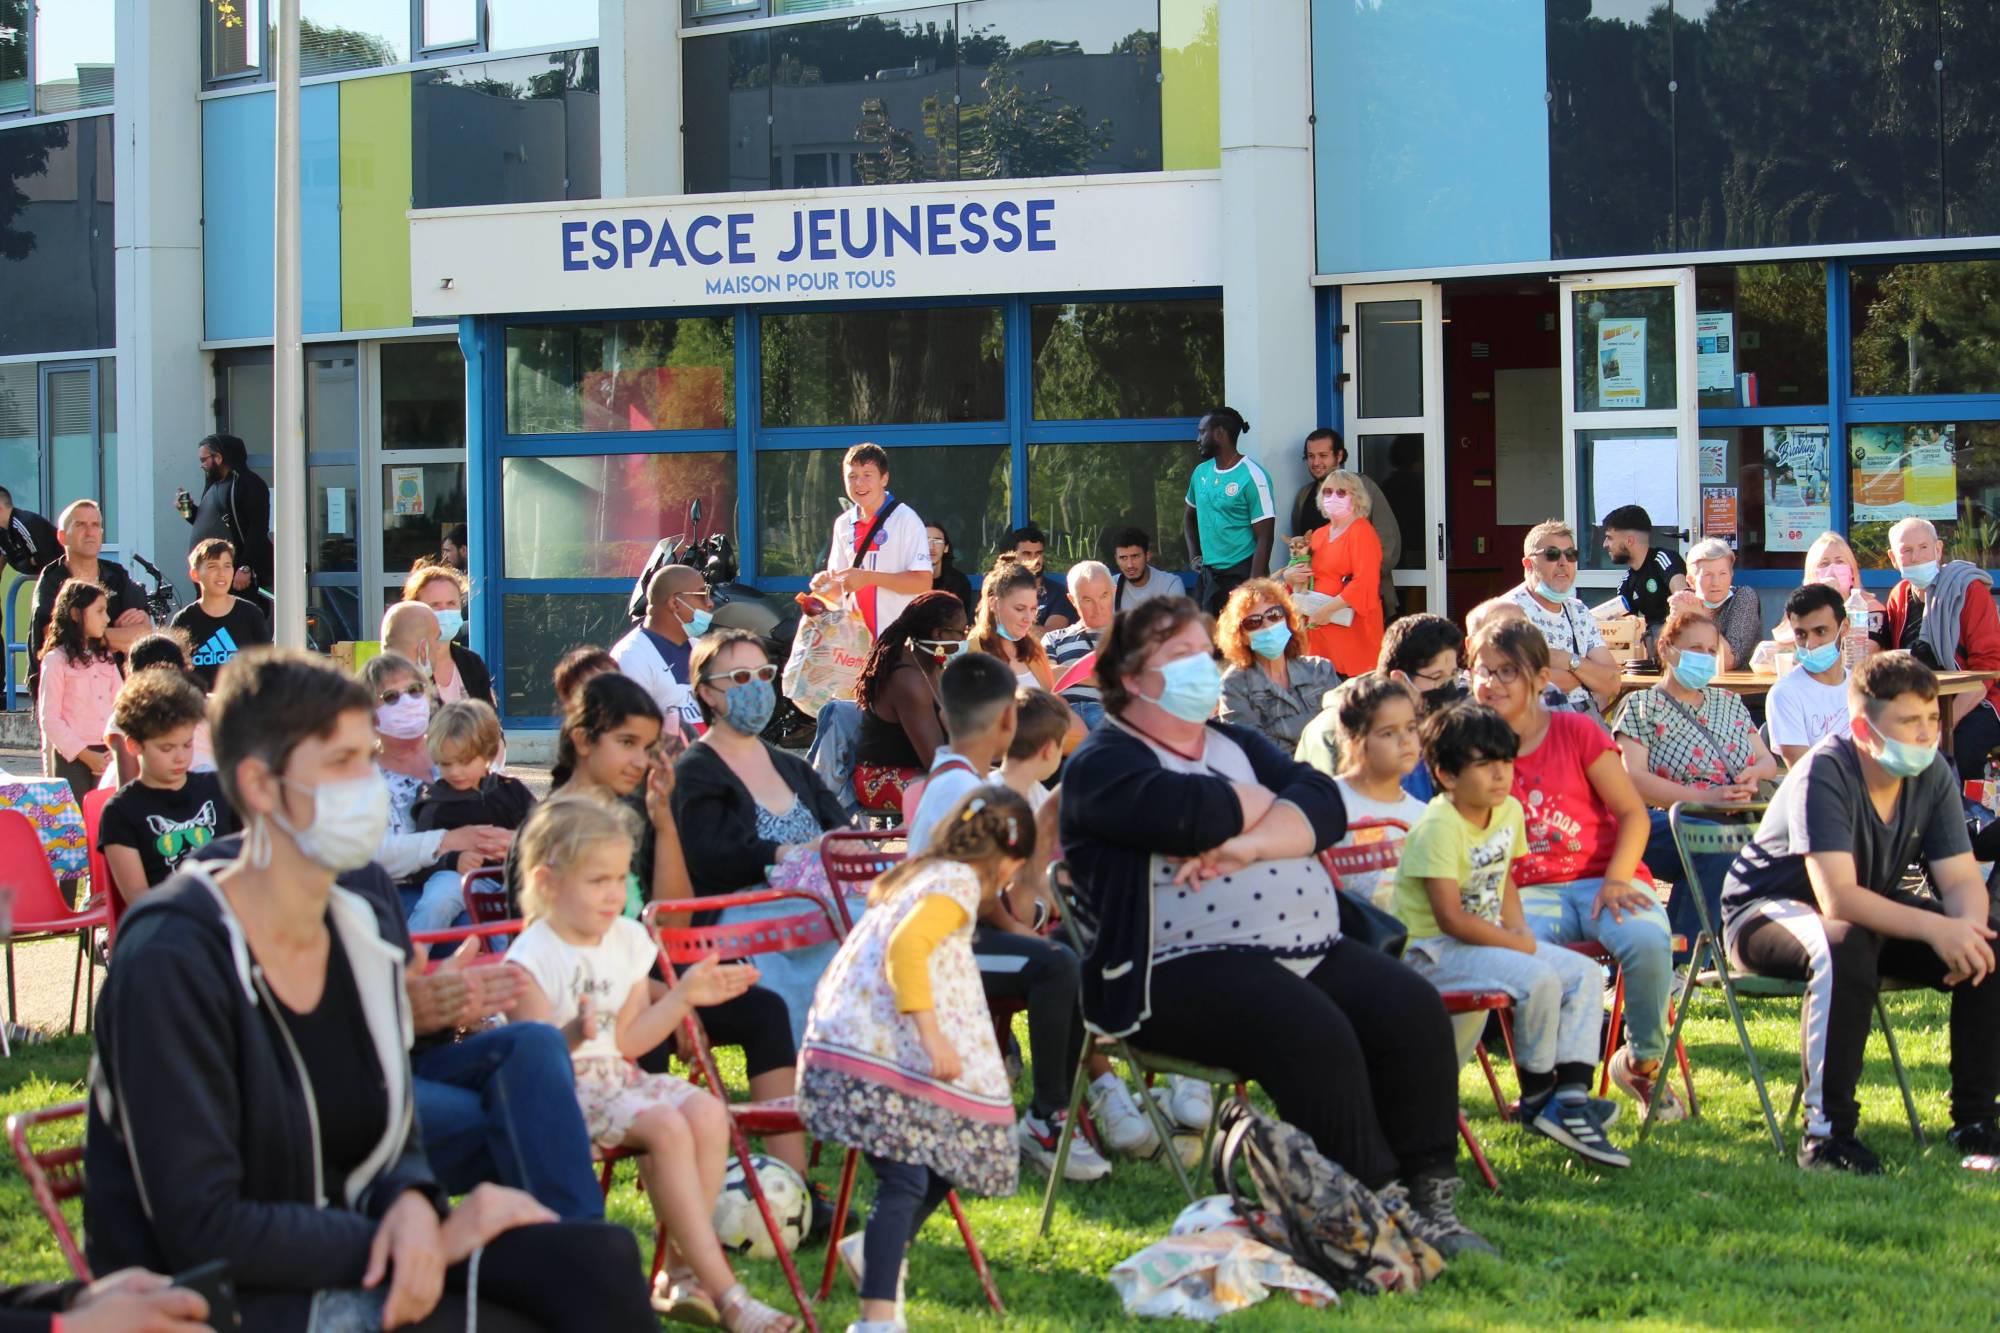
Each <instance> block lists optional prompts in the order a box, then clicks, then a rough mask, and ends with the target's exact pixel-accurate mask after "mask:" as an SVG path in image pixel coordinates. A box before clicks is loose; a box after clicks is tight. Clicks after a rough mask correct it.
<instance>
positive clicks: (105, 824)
mask: <svg viewBox="0 0 2000 1333" xmlns="http://www.w3.org/2000/svg"><path fill="white" fill-rule="evenodd" d="M235 831H236V814H235V812H234V811H233V810H231V809H230V808H229V802H228V801H227V800H226V799H225V798H224V797H223V795H222V781H221V779H219V778H217V777H216V776H215V774H214V773H212V772H204V773H190V774H188V775H187V781H186V782H184V783H182V784H181V786H180V789H179V790H178V791H163V790H161V789H160V788H158V787H148V786H147V785H146V784H145V783H143V782H141V781H139V780H138V779H137V778H134V779H132V781H130V782H128V783H126V784H125V785H124V786H122V787H120V788H119V789H118V794H117V795H116V796H113V797H112V798H111V799H110V800H109V801H106V802H105V803H104V813H103V814H102V815H100V816H99V822H98V829H97V846H98V848H99V850H102V849H104V848H106V847H130V848H132V849H133V850H134V851H136V852H138V853H139V862H140V864H141V865H143V866H145V867H146V884H147V887H149V888H150V887H152V886H154V885H157V884H160V883H161V882H163V881H164V880H165V879H166V878H167V876H169V875H171V874H173V873H174V870H175V868H176V867H177V866H179V865H180V863H181V862H182V860H184V859H185V858H186V857H187V856H188V855H189V854H191V853H192V852H194V851H195V850H196V849H197V848H200V847H203V846H206V845H207V844H208V843H211V842H213V841H214V840H215V839H217V838H221V837H227V836H228V835H229V834H231V833H234V832H235Z"/></svg>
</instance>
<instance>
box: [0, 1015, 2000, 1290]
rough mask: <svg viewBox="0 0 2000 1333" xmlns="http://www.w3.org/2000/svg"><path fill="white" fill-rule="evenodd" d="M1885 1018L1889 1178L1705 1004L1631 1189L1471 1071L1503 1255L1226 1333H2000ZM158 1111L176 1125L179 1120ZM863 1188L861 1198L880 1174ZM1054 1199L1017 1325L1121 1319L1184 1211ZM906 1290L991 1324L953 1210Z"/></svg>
mask: <svg viewBox="0 0 2000 1333" xmlns="http://www.w3.org/2000/svg"><path fill="white" fill-rule="evenodd" d="M1889 1007H1890V1011H1891V1013H1892V1015H1893V1016H1894V1019H1895V1021H1896V1024H1897V1031H1898V1035H1899V1039H1900V1041H1901V1043H1902V1048H1903V1054H1904V1058H1905V1060H1906V1061H1908V1062H1909V1065H1910V1069H1911V1072H1912V1076H1913V1079H1914V1081H1915V1084H1916V1091H1917V1101H1918V1107H1919V1110H1920V1111H1921V1112H1922V1114H1923V1117H1924V1123H1925V1126H1926V1128H1927V1129H1928V1130H1929V1132H1930V1134H1931V1135H1932V1140H1933V1146H1932V1147H1931V1149H1930V1150H1929V1151H1928V1152H1922V1153H1920V1152H1918V1151H1917V1149H1916V1147H1915V1145H1914V1144H1913V1143H1912V1141H1911V1139H1910V1133H1909V1128H1908V1126H1907V1124H1906V1123H1905V1121H1904V1118H1903V1112H1902V1107H1901V1104H1900V1101H1899V1099H1898V1098H1897V1096H1896V1091H1895V1084H1894V1082H1893V1080H1892V1077H1891V1074H1890V1070H1889V1065H1888V1059H1887V1055H1886V1053H1885V1052H1884V1050H1883V1048H1882V1045H1881V1039H1880V1037H1879V1035H1878V1036H1877V1037H1876V1038H1875V1039H1874V1040H1873V1041H1872V1042H1871V1044H1870V1048H1869V1052H1870V1057H1871V1058H1870V1061H1869V1065H1868V1070H1867V1075H1866V1078H1865V1081H1864V1083H1863V1087H1862V1108H1863V1109H1862V1117H1863V1118H1862V1135H1863V1137H1864V1138H1865V1139H1867V1141H1868V1142H1869V1143H1870V1144H1871V1146H1873V1147H1874V1148H1875V1149H1876V1151H1878V1152H1879V1153H1881V1154H1882V1156H1883V1158H1884V1159H1885V1160H1886V1162H1887V1164H1888V1172H1887V1174H1886V1175H1884V1176H1882V1177H1880V1178H1878V1179H1874V1180H1858V1179H1849V1178H1829V1177H1824V1176H1816V1175H1815V1176H1808V1175H1806V1174H1805V1173H1803V1172H1801V1171H1799V1170H1798V1169H1797V1168H1796V1167H1795V1166H1794V1165H1792V1163H1791V1162H1790V1160H1789V1159H1787V1160H1783V1161H1781V1160H1779V1159H1778V1158H1777V1157H1776V1156H1774V1155H1773V1153H1772V1152H1771V1145H1770V1141H1769V1138H1768V1137H1767V1136H1766V1134H1765V1132H1764V1129H1763V1126H1762V1122H1761V1117H1760V1116H1759V1114H1758V1111H1757V1101H1756V1095H1755V1092H1754V1090H1753V1088H1752V1087H1751V1084H1750V1080H1749V1074H1748V1070H1747V1068H1746V1066H1745V1065H1744V1063H1743V1060H1742V1057H1741V1055H1740V1054H1739V1052H1738V1051H1737V1049H1736V1043H1735V1039H1734V1032H1733V1030H1732V1028H1731V1027H1730V1025H1729V1022H1728V1019H1727V1015H1726V1012H1725V1011H1724V1009H1723V1007H1722V1002H1721V999H1720V997H1719V996H1717V997H1713V998H1712V999H1708V998H1705V999H1704V1000H1703V1001H1702V1002H1701V1003H1700V1005H1699V1007H1698V1008H1697V1009H1696V1012H1695V1015H1694V1017H1693V1018H1691V1019H1690V1021H1689V1024H1688V1052H1689V1055H1690V1057H1691V1058H1692V1060H1693V1061H1694V1066H1695V1083H1696V1089H1697V1092H1698V1093H1699V1094H1700V1096H1701V1098H1702V1110H1703V1114H1702V1119H1701V1120H1700V1121H1698V1122H1691V1123H1682V1124H1677V1125H1670V1126H1668V1127H1666V1129H1665V1130H1664V1131H1663V1132H1661V1133H1659V1134H1657V1135H1655V1136H1653V1137H1651V1138H1649V1139H1648V1141H1647V1143H1646V1145H1645V1146H1644V1148H1638V1147H1636V1146H1634V1145H1633V1144H1632V1138H1633V1135H1634V1133H1635V1130H1634V1128H1633V1123H1632V1120H1633V1118H1632V1116H1631V1113H1630V1110H1629V1107H1628V1111H1627V1114H1626V1115H1625V1116H1624V1117H1621V1122H1620V1124H1619V1126H1618V1127H1617V1128H1616V1129H1614V1131H1613V1132H1614V1135H1616V1136H1617V1137H1618V1138H1619V1141H1620V1142H1621V1143H1624V1144H1626V1145H1627V1146H1628V1147H1630V1148H1631V1150H1632V1155H1633V1159H1634V1163H1633V1166H1632V1169H1631V1170H1629V1171H1624V1172H1618V1173H1604V1172H1601V1171H1598V1170H1595V1169H1590V1168H1586V1167H1584V1166H1581V1165H1579V1164H1578V1163H1577V1161H1576V1160H1574V1159H1572V1158H1571V1157H1570V1156H1569V1155H1568V1154H1567V1153H1565V1152H1563V1151H1562V1150H1561V1149H1559V1148H1557V1147H1556V1146H1555V1145H1553V1144H1550V1143H1547V1142H1546V1141H1543V1140H1540V1139H1529V1138H1528V1137H1527V1136H1526V1135H1525V1134H1524V1132H1523V1131H1521V1130H1519V1129H1517V1128H1515V1127H1513V1126H1510V1125H1504V1124H1502V1123H1500V1122H1499V1121H1498V1120H1496V1119H1495V1117H1494V1113H1493V1107H1492V1104H1491V1101H1490V1099H1488V1097H1487V1095H1486V1093H1485V1089H1484V1084H1483V1082H1482V1081H1481V1079H1480V1077H1479V1074H1478V1070H1477V1067H1476V1066H1473V1067H1470V1068H1468V1070H1467V1072H1466V1075H1465V1077H1464V1080H1463V1082H1462V1084H1461V1087H1462V1090H1463V1093H1464V1097H1465V1104H1466V1106H1467V1108H1468V1110H1469V1114H1470V1116H1471V1119H1472V1123H1473V1128H1474V1131H1475V1132H1476V1133H1477V1134H1478V1135H1479V1136H1480V1139H1481V1141H1482V1142H1483V1143H1484V1145H1485V1147H1486V1150H1487V1152H1488V1154H1489V1155H1490V1156H1491V1158H1492V1160H1493V1163H1494V1166H1495V1169H1496V1170H1498V1172H1499V1173H1500V1176H1501V1182H1502V1187H1503V1193H1501V1194H1500V1195H1499V1196H1498V1197H1492V1196H1489V1195H1487V1194H1486V1192H1485V1191H1484V1190H1482V1189H1480V1188H1479V1186H1478V1184H1477V1182H1476V1180H1474V1179H1473V1172H1472V1168H1471V1164H1470V1163H1469V1162H1466V1163H1465V1164H1464V1170H1465V1174H1466V1176H1467V1181H1468V1183H1467V1187H1466V1191H1465V1194H1464V1195H1463V1196H1462V1198H1463V1200H1464V1209H1463V1211H1464V1212H1465V1214H1466V1216H1467V1218H1468V1220H1469V1221H1470V1222H1471V1223H1472V1225H1474V1226H1475V1227H1477V1228H1478V1229H1479V1230H1480V1231H1482V1232H1484V1233H1485V1234H1486V1236H1487V1237H1488V1238H1489V1239H1491V1240H1492V1241H1493V1242H1494V1243H1495V1244H1497V1245H1498V1246H1499V1247H1500V1249H1501V1251H1502V1252H1503V1254H1504V1255H1505V1257H1504V1258H1503V1259H1501V1260H1497V1261H1495V1260H1489V1259H1480V1258H1475V1259H1467V1260H1464V1261H1461V1262H1460V1263H1458V1264H1456V1265H1454V1266H1453V1267H1452V1268H1451V1269H1450V1270H1449V1271H1448V1272H1447V1273H1446V1274H1445V1276H1444V1277H1443V1278H1442V1279H1441V1280H1440V1281H1439V1282H1437V1283H1436V1284H1435V1285H1433V1286H1431V1287H1429V1288H1427V1289H1425V1290H1424V1291H1422V1292H1421V1293H1418V1294H1416V1295H1414V1296H1408V1297H1389V1298H1383V1299H1379V1300H1372V1301H1370V1300H1360V1299H1350V1300H1349V1301H1348V1303H1347V1305H1346V1306H1345V1308H1344V1309H1343V1310H1341V1311H1327V1312H1316V1311H1310V1310H1306V1309H1302V1308H1299V1307H1295V1306H1290V1305H1288V1304H1285V1303H1282V1302H1281V1301H1279V1300H1276V1299H1274V1300H1271V1301H1267V1302H1266V1303H1264V1304H1263V1305H1261V1306H1258V1307H1256V1308H1255V1309H1253V1310H1251V1311H1249V1312H1247V1313H1245V1314H1242V1315H1239V1316H1237V1317H1235V1319H1234V1320H1233V1321H1232V1322H1233V1323H1235V1324H1237V1325H1240V1326H1243V1327H1254V1328H1257V1329H1289V1328H1300V1329H1303V1328H1308V1327H1318V1326H1320V1325H1321V1324H1323V1323H1324V1322H1325V1321H1326V1320H1329V1319H1344V1320H1347V1321H1349V1322H1352V1323H1355V1324H1366V1325H1370V1326H1375V1325H1382V1326H1399V1327H1421V1328H1531V1329H1537V1330H1549V1329H1554V1328H1561V1327H1564V1326H1567V1325H1571V1324H1574V1323H1578V1322H1582V1321H1587V1320H1616V1321H1618V1322H1620V1323H1622V1324H1627V1325H1630V1326H1634V1327H1659V1328H1668V1327H1675V1328H1686V1327H1690V1326H1716V1327H1759V1328H1768V1327H1774V1326H1778V1325H1788V1326H1803V1327H1827V1326H1833V1325H1845V1326H1867V1327H1881V1328H1888V1327H1894V1328H1907V1329H1915V1328H1947V1327H1949V1328H1967V1327H1987V1326H1991V1325H1992V1324H1993V1323H1994V1322H1995V1320H1996V1318H2000V1194H1996V1191H2000V1178H1996V1177H1994V1176H1991V1175H1985V1174H1980V1173H1976V1172H1968V1171H1963V1170H1961V1169H1960V1168H1959V1165H1958V1156H1957V1154H1955V1153H1954V1152H1952V1150H1951V1149H1950V1148H1949V1146H1948V1145H1945V1144H1944V1143H1943V1134H1944V1131H1945V1129H1946V1128H1947V1127H1948V1120H1947V1116H1946V1105H1945V1091H1946V1082H1947V1080H1946V1054H1947V1050H1946V1040H1945V1032H1944V1019H1945V1008H1946V1005H1945V1001H1944V1000H1943V998H1942V997H1940V996H1936V995H1931V994H1919V993H1910V994H1902V995H1894V996H1891V997H1890V998H1889ZM1751 1012H1752V1019H1753V1022H1752V1035H1753V1037H1754V1039H1755V1040H1756V1041H1757V1043H1758V1048H1759V1054H1760V1057H1761V1058H1762V1059H1763V1061H1764V1062H1765V1068H1766V1069H1767V1070H1775V1071H1777V1072H1776V1076H1775V1079H1774V1087H1773V1096H1774V1097H1776V1098H1777V1099H1778V1102H1779V1109H1780V1111H1781V1112H1782V1110H1783V1104H1784V1100H1785V1098H1786V1097H1787V1095H1788V1093H1789V1088H1790V1078H1791V1074H1792V1071H1793V1070H1794V1069H1795V1068H1796V1061H1797V1056H1796V1049H1797V1018H1796V1014H1797V1008H1796V1005H1794V1004H1776V1005H1771V1006H1766V1007H1761V1008H1756V1007H1753V1009H1752V1011H1751ZM1300 1057H1301V1058H1302V1059H1308V1058H1311V1053H1310V1052H1301V1053H1300ZM87 1060H88V1047H87V1045H86V1043H85V1042H84V1040H83V1039H81V1038H77V1039H71V1040H62V1041H56V1042H52V1043H50V1044H49V1045H47V1046H43V1047H39V1048H34V1049H31V1050H28V1051H25V1052H21V1051H17V1052H16V1053H15V1055H14V1057H13V1059H12V1060H10V1061H0V1109H4V1110H5V1111H9V1112H11V1111H17V1110H21V1109H24V1108H27V1107H32V1106H38V1105H42V1104H45V1103H49V1102H55V1101H61V1100H66V1099H69V1098H73V1097H76V1096H78V1095H79V1094H80V1088H81V1081H82V1079H83V1077H84V1072H85V1066H86V1063H87ZM1502 1077H1503V1080H1504V1079H1506V1078H1507V1075H1505V1074H1504V1073H1503V1075H1502ZM1510 1086H1511V1084H1510ZM159 1110H160V1113H162V1114H172V1108H171V1107H162V1108H159ZM837 1167H838V1155H837V1154H835V1153H833V1152H831V1151H829V1152H828V1153H827V1154H825V1156H824V1158H823V1162H822V1168H821V1170H822V1174H823V1175H824V1176H825V1177H826V1178H827V1179H829V1180H831V1179H832V1178H833V1176H834V1173H835V1171H836V1170H837ZM861 1175H862V1190H863V1192H864V1193H865V1192H866V1189H867V1176H868V1173H867V1171H866V1170H865V1169H864V1170H863V1171H862V1173H861ZM1041 1185H1042V1178H1041V1177H1040V1176H1039V1175H1037V1174H1035V1173H1033V1172H1026V1171H1024V1173H1023V1189H1022V1192H1021V1193H1020V1194H1018V1195H1016V1196H1015V1197H1014V1198H1011V1199H1003V1200H974V1201H970V1204H969V1212H970V1214H971V1217H972V1221H973V1225H974V1227H975V1228H976V1229H977V1232H978V1235H979V1237H980V1242H981V1244H982V1245H983V1246H984V1247H985V1250H986V1254H987V1257H988V1259H989V1260H990V1261H991V1262H992V1264H993V1267H994V1272H995V1275H996V1277H997V1280H998V1282H999V1285H1000V1291H1001V1294H1002V1296H1003V1297H1004V1299H1005V1300H1006V1302H1007V1306H1008V1315H1009V1319H1008V1321H1007V1322H1008V1324H1009V1325H1010V1326H1011V1327H1014V1328H1020V1329H1034V1330H1056V1329H1065V1330H1067V1329H1076V1328H1104V1327H1109V1326H1111V1325H1113V1324H1115V1323H1119V1322H1122V1321H1123V1315H1122V1311H1121V1309H1120V1306H1119V1304H1118V1301H1117V1298H1116V1297H1115V1296H1114V1294H1113V1293H1112V1290H1111V1287H1110V1285H1109V1284H1108V1283H1107V1282H1106V1281H1105V1280H1104V1274H1105V1272H1106V1271H1107V1270H1108V1269H1109V1268H1110V1267H1111V1266H1112V1265H1113V1264H1114V1263H1116V1262H1118V1261H1119V1260H1120V1259H1123V1258H1125V1257H1126V1256H1128V1255H1130V1254H1132V1253H1133V1252H1135V1251H1137V1250H1138V1249H1140V1248H1142V1247H1143V1246H1144V1245H1146V1244H1147V1243H1148V1242H1149V1241H1151V1240H1153V1239H1156V1238H1157V1237H1159V1236H1160V1235H1162V1234H1164V1232H1165V1230H1166V1227H1167V1225H1168V1224H1169V1223H1170V1222H1171V1221H1172V1220H1173V1217H1174V1215H1175V1214H1176V1213H1177V1212H1178V1211H1179V1209H1180V1205H1181V1202H1182V1200H1181V1198H1180V1196H1179V1193H1178V1190H1177V1189H1176V1187H1175V1185H1174V1182H1173V1177H1172V1175H1171V1173H1170V1172H1168V1171H1167V1170H1166V1168H1165V1167H1162V1166H1158V1165H1154V1164H1151V1163H1126V1162H1121V1163H1119V1165H1118V1168H1117V1170H1116V1172H1115V1173H1114V1174H1113V1175H1112V1177H1111V1178H1110V1179H1108V1180H1105V1181H1101V1182H1098V1183H1096V1184H1092V1185H1071V1186H1069V1187H1067V1188H1066V1189H1065V1190H1064V1192H1063V1196H1062V1202H1061V1204H1060V1205H1059V1208H1058V1211H1057V1215H1056V1223H1055V1228H1054V1230H1053V1233H1052V1235H1051V1238H1050V1240H1049V1241H1047V1242H1039V1241H1037V1239H1036V1237H1035V1226H1036V1222H1037V1220H1038V1216H1039V1210H1040V1204H1041V1193H1040V1190H1041ZM612 1215H613V1216H614V1217H615V1218H617V1219H618V1220H620V1221H623V1222H626V1223H628V1224H630V1225H632V1226H634V1227H638V1228H641V1229H642V1230H645V1231H646V1232H647V1233H648V1235H647V1247H648V1249H650V1223H649V1219H648V1215H647V1213H646V1211H645V1203H644V1200H643V1198H641V1197H640V1196H639V1195H638V1194H637V1192H636V1191H635V1190H633V1189H632V1188H631V1184H630V1175H629V1168H627V1174H625V1175H624V1176H621V1179H620V1188H619V1189H617V1190H616V1191H615V1192H614V1194H613V1199H612ZM822 1255H823V1251H820V1250H817V1249H815V1250H811V1251H808V1252H807V1253H806V1254H805V1256H803V1266H804V1267H806V1268H807V1269H808V1271H809V1272H810V1273H811V1274H812V1275H813V1276H817V1273H818V1263H819V1261H820V1259H821V1258H822ZM61 1270H62V1261H61V1258H60V1257H59V1255H58V1254H57V1252H56V1248H55V1245H54V1243H53V1242H52V1241H51V1240H50V1239H49V1237H48V1233H47V1231H46V1229H45V1228H44V1227H43V1226H42V1224H41V1221H40V1219H39V1217H38V1216H37V1215H36V1213H35V1210H34V1205H33V1202H32V1200H31V1199H30V1197H29V1194H28V1191H27V1189H26V1187H25V1185H24V1184H23V1183H22V1182H21V1180H20V1177H19V1175H18V1173H16V1172H15V1171H14V1170H13V1169H12V1168H11V1165H8V1166H0V1273H4V1274H5V1276H6V1278H7V1280H10V1281H21V1280H27V1279H34V1278H49V1277H55V1276H58V1275H60V1273H61ZM744 1272H745V1276H746V1277H747V1279H748V1281H749V1282H750V1284H751V1286H752V1288H753V1289H754V1290H756V1291H757V1292H758V1293H759V1294H760V1295H762V1296H763V1297H765V1298H766V1299H769V1300H771V1301H773V1303H776V1304H782V1303H783V1302H782V1299H781V1298H782V1296H783V1293H784V1286H783V1280H782V1278H781V1277H780V1276H779V1274H778V1270H777V1266H776V1265H775V1264H751V1265H747V1266H746V1267H745V1270H744ZM910 1293H911V1301H910V1320H911V1323H912V1325H913V1327H916V1328H921V1329H980V1328H992V1327H995V1326H996V1325H995V1323H994V1321H993V1320H992V1319H991V1316H990V1314H989V1312H988V1311H987V1309H986V1307H985V1305H984V1303H983V1301H982V1300H981V1297H980V1293H979V1287H978V1284H977V1282H976V1281H975V1280H974V1278H973V1275H972V1270H971V1268H970V1266H969V1265H968V1264H967V1263H966V1261H965V1257H964V1252H963V1250H962V1249H960V1248H959V1246H958V1239H957V1233H956V1231H955V1229H954V1228H953V1227H952V1225H951V1221H950V1218H949V1215H948V1214H945V1213H942V1212H940V1214H939V1216H938V1217H937V1218H935V1219H933V1220H932V1222H931V1223H930V1224H929V1226H928V1227H927V1228H926V1229H925V1231H924V1234H923V1236H922V1238H921V1239H920V1241H919V1242H918V1244H917V1246H916V1248H915V1249H914V1250H913V1251H912V1253H911V1274H910ZM854 1314H855V1299H854V1292H853V1288H852V1287H851V1286H849V1285H847V1284H846V1282H845V1280H844V1279H843V1281H842V1283H841V1285H840V1286H839V1287H837V1288H836V1294H835V1296H834V1299H833V1300H832V1302H831V1303H830V1305H829V1307H828V1308H827V1309H826V1310H825V1311H824V1318H823V1326H824V1327H828V1328H831V1329H834V1330H838V1329H841V1328H843V1327H845V1325H846V1322H847V1321H848V1320H849V1319H851V1318H853V1317H854Z"/></svg>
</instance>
